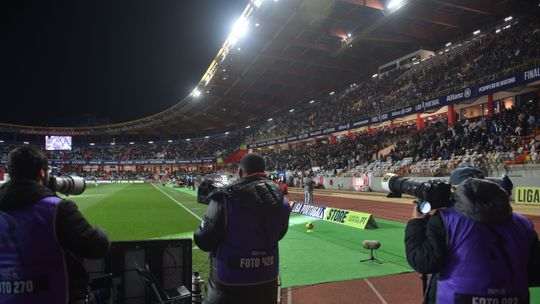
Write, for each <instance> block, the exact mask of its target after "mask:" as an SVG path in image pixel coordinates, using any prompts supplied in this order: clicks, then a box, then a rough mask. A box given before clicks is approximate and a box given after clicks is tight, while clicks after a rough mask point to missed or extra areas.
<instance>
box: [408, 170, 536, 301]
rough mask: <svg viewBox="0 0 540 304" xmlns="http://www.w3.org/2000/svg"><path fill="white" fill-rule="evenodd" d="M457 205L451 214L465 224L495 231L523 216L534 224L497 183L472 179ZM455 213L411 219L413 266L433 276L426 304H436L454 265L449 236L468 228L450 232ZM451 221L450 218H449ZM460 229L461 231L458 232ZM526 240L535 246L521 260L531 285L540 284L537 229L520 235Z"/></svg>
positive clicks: (461, 190)
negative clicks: (442, 278)
mask: <svg viewBox="0 0 540 304" xmlns="http://www.w3.org/2000/svg"><path fill="white" fill-rule="evenodd" d="M452 202H453V205H452V206H451V207H450V208H449V209H451V210H449V211H451V212H455V213H457V214H458V215H459V216H461V217H462V218H464V220H465V221H471V220H472V222H475V223H478V224H480V225H482V226H483V227H487V229H488V230H492V229H493V230H495V229H499V228H501V227H508V226H507V225H511V224H510V223H512V221H513V220H515V218H516V217H520V218H521V220H522V221H523V220H524V221H525V222H526V224H527V225H528V224H530V226H529V227H532V223H530V221H528V220H527V219H523V218H522V216H518V215H516V214H514V213H513V212H512V207H511V206H510V203H509V201H508V193H507V192H506V191H505V190H503V189H502V188H501V187H500V186H499V185H497V184H496V183H493V182H490V181H488V180H484V179H476V178H470V179H467V180H466V181H465V182H463V183H462V184H460V185H459V186H458V187H457V188H456V191H455V192H454V194H453V197H452ZM451 212H444V211H443V213H444V214H445V216H443V215H442V214H441V212H437V213H435V215H433V216H431V217H426V218H420V219H411V220H410V221H409V222H408V224H407V228H406V230H405V248H406V254H407V260H408V262H409V264H410V265H411V266H412V267H413V268H414V269H415V270H416V271H418V272H419V273H424V274H428V273H429V274H433V276H432V278H433V279H432V280H431V282H430V287H429V290H428V294H427V295H426V298H425V299H424V302H425V303H436V297H437V282H438V274H439V272H441V271H443V270H445V267H446V266H447V265H448V263H450V256H451V254H454V252H450V250H455V249H451V248H455V246H454V245H452V242H451V240H450V239H449V237H452V236H453V235H455V232H456V231H459V229H460V228H462V229H465V228H464V227H459V226H458V227H453V229H454V230H453V231H449V229H450V228H451V227H448V226H447V224H448V223H445V219H444V218H445V217H447V216H446V215H447V214H449V213H451ZM447 220H448V219H447ZM456 229H457V230H456ZM471 233H480V229H474V230H473V231H472V232H471ZM517 237H520V238H522V239H523V242H524V243H529V242H530V243H531V244H532V245H531V247H530V251H529V252H521V253H520V254H521V255H522V256H521V257H520V258H521V260H525V261H528V262H527V266H526V269H527V273H523V274H522V275H523V276H525V277H526V278H525V279H526V280H527V281H528V285H529V286H538V285H540V261H539V260H538V258H537V257H538V256H540V245H539V242H538V236H537V234H536V232H535V231H534V230H533V229H529V230H528V231H527V232H526V233H522V234H521V235H519V236H517Z"/></svg>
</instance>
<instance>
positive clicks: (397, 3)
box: [386, 0, 405, 9]
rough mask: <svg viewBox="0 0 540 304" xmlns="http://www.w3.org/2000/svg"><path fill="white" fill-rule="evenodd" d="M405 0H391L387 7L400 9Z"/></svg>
mask: <svg viewBox="0 0 540 304" xmlns="http://www.w3.org/2000/svg"><path fill="white" fill-rule="evenodd" d="M404 2H405V1H404V0H391V1H390V2H388V5H387V6H386V8H387V9H398V8H400V7H402V6H403V4H404Z"/></svg>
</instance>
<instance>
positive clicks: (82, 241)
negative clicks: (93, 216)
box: [0, 180, 109, 300]
mask: <svg viewBox="0 0 540 304" xmlns="http://www.w3.org/2000/svg"><path fill="white" fill-rule="evenodd" d="M51 196H56V195H55V193H54V192H52V191H51V190H50V189H49V188H47V187H45V186H43V185H42V184H40V183H38V182H36V181H32V180H17V181H10V182H7V183H5V184H4V185H3V186H2V187H1V188H0V211H2V212H6V213H9V212H10V211H15V210H19V209H23V208H24V207H27V206H29V205H31V204H35V203H37V202H39V201H40V200H41V199H43V198H46V197H51ZM54 229H55V231H56V238H57V241H58V244H57V245H58V246H60V247H61V248H62V249H63V251H64V252H65V262H66V270H67V274H68V289H69V298H70V299H71V300H73V299H76V298H79V297H82V296H84V295H86V293H87V286H88V275H87V273H86V271H85V269H84V268H83V266H82V263H81V260H80V259H81V258H103V257H105V255H106V254H107V253H108V250H109V239H108V237H107V234H106V233H105V232H104V231H102V230H100V229H96V228H93V227H92V226H91V225H90V224H89V223H88V221H87V220H86V219H85V218H84V217H83V215H82V214H81V213H80V212H79V210H78V208H77V205H75V203H73V202H72V201H68V200H63V201H62V202H60V203H59V204H58V207H57V210H56V220H55V227H54Z"/></svg>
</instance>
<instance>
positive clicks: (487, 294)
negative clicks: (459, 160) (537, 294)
mask: <svg viewBox="0 0 540 304" xmlns="http://www.w3.org/2000/svg"><path fill="white" fill-rule="evenodd" d="M449 182H450V184H451V185H452V189H453V190H454V192H453V194H452V203H451V206H450V207H448V208H441V209H439V210H436V211H432V212H430V214H431V216H429V215H424V214H422V213H420V212H418V211H417V209H416V207H415V209H414V211H413V219H411V220H410V221H409V222H408V224H407V228H406V231H405V247H406V253H407V260H408V262H409V264H410V265H411V266H412V267H413V268H414V269H415V270H416V271H418V272H419V273H422V274H432V276H431V281H430V283H429V287H428V290H427V291H426V294H425V295H424V303H460V304H461V303H471V304H472V303H529V290H528V287H529V286H538V285H539V284H540V246H539V243H538V236H537V234H536V232H535V231H534V227H533V225H532V223H531V222H530V221H529V220H528V219H527V218H525V217H524V216H522V215H520V214H516V213H514V212H512V207H511V206H510V202H509V194H508V193H507V192H506V191H505V190H503V188H501V186H499V185H498V184H497V183H494V182H492V181H488V180H485V179H484V175H483V174H482V172H481V171H479V170H477V169H474V168H458V169H456V170H454V171H452V174H451V176H450V181H449Z"/></svg>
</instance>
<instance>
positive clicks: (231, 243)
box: [217, 198, 289, 285]
mask: <svg viewBox="0 0 540 304" xmlns="http://www.w3.org/2000/svg"><path fill="white" fill-rule="evenodd" d="M288 217H289V206H288V203H287V202H286V201H284V202H283V206H281V207H280V208H279V209H277V208H275V209H273V210H272V211H271V212H268V213H266V215H265V216H264V215H262V214H260V213H258V212H254V211H253V210H250V209H248V208H245V207H242V206H239V204H237V203H235V202H234V201H233V200H232V199H231V198H228V199H227V228H226V232H225V238H224V240H223V242H222V243H221V244H220V246H219V248H218V250H217V259H218V261H217V266H218V267H217V272H218V273H217V277H218V278H219V280H220V281H221V282H222V283H223V284H226V285H252V284H261V283H265V282H270V281H273V280H276V279H277V277H278V271H279V250H278V241H279V235H280V232H281V231H283V229H284V227H283V226H284V225H288Z"/></svg>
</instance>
